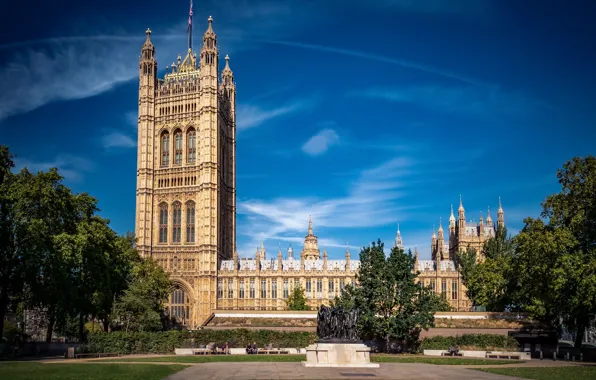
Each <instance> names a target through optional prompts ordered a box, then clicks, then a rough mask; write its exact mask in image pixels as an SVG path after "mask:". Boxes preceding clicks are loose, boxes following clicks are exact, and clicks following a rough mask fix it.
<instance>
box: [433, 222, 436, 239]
mask: <svg viewBox="0 0 596 380" xmlns="http://www.w3.org/2000/svg"><path fill="white" fill-rule="evenodd" d="M432 238H433V239H436V238H437V233H436V232H435V225H434V224H433V236H432Z"/></svg>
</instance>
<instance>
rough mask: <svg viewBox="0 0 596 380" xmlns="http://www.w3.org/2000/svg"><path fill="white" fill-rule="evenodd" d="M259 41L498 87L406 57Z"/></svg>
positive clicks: (294, 43) (321, 46) (291, 42)
mask: <svg viewBox="0 0 596 380" xmlns="http://www.w3.org/2000/svg"><path fill="white" fill-rule="evenodd" d="M258 41H259V42H263V43H269V44H272V45H282V46H291V47H297V48H302V49H309V50H316V51H322V52H326V53H334V54H341V55H345V56H350V57H357V58H362V59H368V60H372V61H377V62H384V63H389V64H393V65H397V66H401V67H404V68H407V69H413V70H418V71H423V72H426V73H430V74H434V75H437V76H441V77H444V78H450V79H455V80H458V81H460V82H463V83H468V84H472V85H475V86H481V87H487V88H496V87H497V86H496V85H495V84H491V83H488V82H484V81H482V80H480V79H476V78H472V77H469V76H466V75H464V74H460V73H456V72H452V71H449V70H445V69H441V68H438V67H434V66H431V65H426V64H423V63H417V62H412V61H407V60H404V59H398V58H392V57H387V56H383V55H378V54H373V53H369V52H364V51H360V50H353V49H344V48H338V47H333V46H325V45H316V44H307V43H302V42H298V41H289V40H270V39H262V40H258Z"/></svg>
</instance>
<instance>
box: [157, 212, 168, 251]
mask: <svg viewBox="0 0 596 380" xmlns="http://www.w3.org/2000/svg"><path fill="white" fill-rule="evenodd" d="M159 242H160V243H167V242H168V205H167V204H165V203H163V204H161V205H160V206H159Z"/></svg>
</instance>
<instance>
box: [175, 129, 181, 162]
mask: <svg viewBox="0 0 596 380" xmlns="http://www.w3.org/2000/svg"><path fill="white" fill-rule="evenodd" d="M180 164H182V131H180V130H177V131H176V132H174V165H180Z"/></svg>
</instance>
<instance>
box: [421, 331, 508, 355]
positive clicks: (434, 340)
mask: <svg viewBox="0 0 596 380" xmlns="http://www.w3.org/2000/svg"><path fill="white" fill-rule="evenodd" d="M455 346H458V347H459V348H460V349H462V350H463V349H468V350H470V349H471V350H482V351H484V350H487V351H499V350H502V351H518V350H519V343H518V342H517V340H515V338H513V337H510V336H507V335H497V334H464V335H456V336H433V337H431V338H424V339H423V340H422V342H421V343H420V346H419V349H420V350H446V349H448V348H449V347H455Z"/></svg>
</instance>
